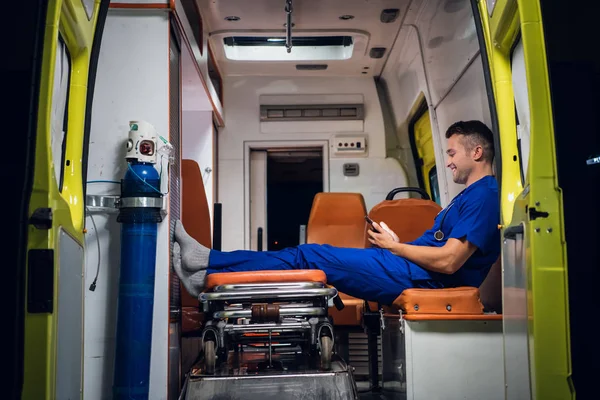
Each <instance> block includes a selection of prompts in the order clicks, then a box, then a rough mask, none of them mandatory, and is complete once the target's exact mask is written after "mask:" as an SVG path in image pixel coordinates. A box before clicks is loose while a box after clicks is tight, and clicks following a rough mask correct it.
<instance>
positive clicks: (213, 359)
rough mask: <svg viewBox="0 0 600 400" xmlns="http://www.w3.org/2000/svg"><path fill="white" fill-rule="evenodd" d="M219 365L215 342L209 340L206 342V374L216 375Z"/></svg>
mask: <svg viewBox="0 0 600 400" xmlns="http://www.w3.org/2000/svg"><path fill="white" fill-rule="evenodd" d="M216 363H217V354H216V352H215V342H214V341H212V340H207V341H205V342H204V366H205V368H206V374H207V375H212V374H214V373H215V365H216Z"/></svg>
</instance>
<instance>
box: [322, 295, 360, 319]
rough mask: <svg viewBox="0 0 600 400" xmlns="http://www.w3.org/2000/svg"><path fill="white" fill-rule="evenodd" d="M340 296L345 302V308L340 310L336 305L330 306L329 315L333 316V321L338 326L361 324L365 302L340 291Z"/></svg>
mask: <svg viewBox="0 0 600 400" xmlns="http://www.w3.org/2000/svg"><path fill="white" fill-rule="evenodd" d="M339 296H340V299H342V301H343V302H344V308H343V309H341V310H338V309H337V308H335V307H329V315H331V318H333V323H334V324H335V325H336V326H337V325H343V326H361V324H362V316H363V313H364V311H365V302H364V301H363V300H361V299H357V298H356V297H352V296H349V295H347V294H345V293H339Z"/></svg>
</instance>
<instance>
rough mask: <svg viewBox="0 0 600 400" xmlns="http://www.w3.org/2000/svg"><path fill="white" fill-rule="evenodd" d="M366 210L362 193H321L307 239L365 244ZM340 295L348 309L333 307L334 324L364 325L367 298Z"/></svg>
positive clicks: (314, 203)
mask: <svg viewBox="0 0 600 400" xmlns="http://www.w3.org/2000/svg"><path fill="white" fill-rule="evenodd" d="M366 214H367V208H366V206H365V200H364V198H363V196H362V194H360V193H317V194H316V195H315V198H314V200H313V205H312V208H311V210H310V216H309V218H308V225H307V227H306V243H317V244H329V245H332V246H336V247H352V248H364V243H365V240H366V235H367V226H366V222H365V215H366ZM339 296H340V298H341V299H342V301H343V302H344V309H342V310H338V309H336V308H331V309H330V315H331V316H332V318H333V322H334V324H335V325H346V326H360V325H361V322H362V314H363V312H364V301H363V300H361V299H357V298H356V297H352V296H349V295H347V294H345V293H341V292H340V293H339ZM375 307H376V305H375Z"/></svg>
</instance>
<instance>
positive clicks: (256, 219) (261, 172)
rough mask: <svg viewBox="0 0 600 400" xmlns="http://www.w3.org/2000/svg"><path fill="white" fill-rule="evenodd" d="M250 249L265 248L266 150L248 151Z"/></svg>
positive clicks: (261, 249) (260, 249)
mask: <svg viewBox="0 0 600 400" xmlns="http://www.w3.org/2000/svg"><path fill="white" fill-rule="evenodd" d="M250 250H259V251H263V250H267V151H266V150H252V151H250Z"/></svg>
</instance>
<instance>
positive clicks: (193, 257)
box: [175, 220, 210, 272]
mask: <svg viewBox="0 0 600 400" xmlns="http://www.w3.org/2000/svg"><path fill="white" fill-rule="evenodd" d="M175 241H176V242H177V243H179V246H181V263H182V267H183V269H186V270H188V271H189V272H195V271H199V270H202V269H206V268H208V256H209V255H210V249H209V248H208V247H204V246H202V245H201V244H200V243H198V242H197V241H196V239H194V238H193V237H191V236H190V235H188V233H187V232H186V231H185V229H184V228H183V224H182V223H181V221H179V220H177V221H175Z"/></svg>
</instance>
